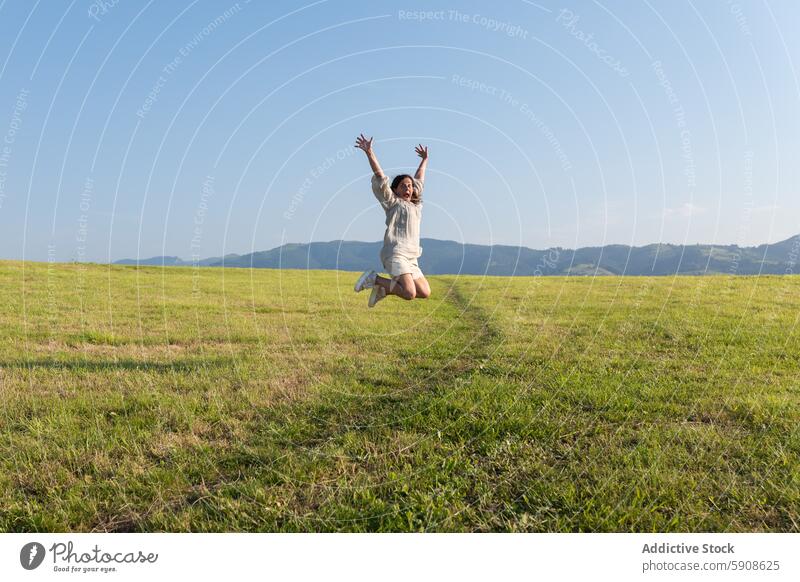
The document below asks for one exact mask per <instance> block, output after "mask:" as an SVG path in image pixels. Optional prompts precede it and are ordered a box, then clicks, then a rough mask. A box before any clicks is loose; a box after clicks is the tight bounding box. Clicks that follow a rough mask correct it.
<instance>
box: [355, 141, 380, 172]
mask: <svg viewBox="0 0 800 582" xmlns="http://www.w3.org/2000/svg"><path fill="white" fill-rule="evenodd" d="M356 147H357V148H358V149H360V150H364V153H365V154H367V159H368V160H369V165H370V167H371V168H372V171H373V172H374V173H375V175H376V176H378V177H379V178H383V177H384V176H385V174H384V173H383V170H382V169H381V165H380V164H379V163H378V158H377V157H375V152H374V151H373V150H372V138H369V139H367V138H366V137H364V134H363V133H362V134H361V135H360V136H358V137H357V138H356Z"/></svg>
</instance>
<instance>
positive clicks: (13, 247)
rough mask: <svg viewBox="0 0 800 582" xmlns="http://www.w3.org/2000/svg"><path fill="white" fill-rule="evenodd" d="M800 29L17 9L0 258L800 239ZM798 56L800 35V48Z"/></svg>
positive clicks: (88, 7) (590, 20) (9, 5)
mask: <svg viewBox="0 0 800 582" xmlns="http://www.w3.org/2000/svg"><path fill="white" fill-rule="evenodd" d="M799 15H800V3H798V2H795V1H794V0H777V1H769V2H757V1H752V2H750V1H744V0H741V1H727V0H710V1H703V2H700V1H695V2H688V1H682V0H677V1H669V2H667V1H655V0H642V1H635V2H629V1H622V0H614V1H603V2H594V1H588V0H587V1H563V2H560V1H559V2H547V1H544V0H542V1H541V2H529V1H526V0H503V1H500V2H491V3H489V2H453V1H450V2H446V1H439V0H433V1H424V2H422V1H407V2H406V1H400V2H386V1H373V2H352V1H345V0H320V1H317V2H308V3H306V2H290V1H277V2H273V1H270V2H266V1H264V2H256V1H255V0H253V1H252V2H247V1H244V0H240V1H239V2H238V3H237V2H226V1H218V2H211V1H205V0H203V1H195V2H190V1H175V2H172V1H170V2H154V1H151V2H144V1H134V0H96V1H89V0H74V1H71V2H70V1H67V0H65V1H63V2H57V1H45V2H42V1H33V0H0V242H1V243H2V248H3V251H2V253H0V257H2V258H8V259H21V258H26V259H33V260H47V259H48V258H49V259H51V260H58V261H63V260H73V259H74V260H88V261H108V260H115V259H119V258H125V257H130V258H135V257H142V258H144V257H150V256H154V255H162V254H164V255H178V256H180V257H183V258H185V259H188V258H190V257H191V256H192V255H193V254H194V255H200V256H202V257H209V256H218V255H220V254H223V253H240V254H241V253H248V252H252V251H254V250H265V249H269V248H272V247H274V246H277V245H279V244H281V243H282V242H308V241H326V240H335V239H346V240H366V241H375V240H380V238H381V237H382V235H383V214H382V211H381V209H380V207H379V206H378V204H377V202H376V200H375V199H374V197H373V196H372V194H371V191H370V187H369V166H368V164H367V161H366V159H365V156H364V154H363V152H361V151H359V150H355V149H354V148H353V147H352V146H353V143H354V139H355V137H356V136H357V135H358V134H359V133H360V132H364V133H365V134H367V135H373V136H375V149H376V151H377V154H378V158H379V160H380V161H381V163H382V164H383V167H384V169H385V170H386V171H387V173H400V172H411V171H413V169H414V167H415V166H416V163H417V159H416V157H415V154H414V146H415V144H417V143H423V144H426V145H428V147H429V151H430V164H429V168H428V174H427V181H426V190H425V207H424V208H425V209H424V213H423V223H422V234H423V236H425V237H432V238H440V239H452V240H457V241H463V242H469V243H481V244H488V243H494V244H512V245H517V244H521V245H525V246H530V247H533V248H546V247H550V246H562V247H578V246H588V245H603V244H612V243H615V244H616V243H619V244H637V245H638V244H647V243H651V242H657V241H662V242H673V243H681V242H686V243H692V244H693V243H696V242H703V243H722V244H741V245H750V244H760V243H763V242H776V241H779V240H782V239H785V238H788V237H789V236H792V235H794V234H797V233H800V196H798V194H800V188H798V185H799V184H800V170H799V169H798V161H799V160H800V147H798V142H799V141H800V115H798V111H800V107H799V106H800V81H799V80H798V78H799V77H800V70H798V67H800V40H798V37H797V30H799V29H800V26H798V25H800V18H798V16H799ZM793 31H794V32H793Z"/></svg>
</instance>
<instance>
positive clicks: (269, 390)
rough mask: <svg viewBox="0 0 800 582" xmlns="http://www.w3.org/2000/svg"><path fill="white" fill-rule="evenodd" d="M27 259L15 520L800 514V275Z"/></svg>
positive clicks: (7, 335)
mask: <svg viewBox="0 0 800 582" xmlns="http://www.w3.org/2000/svg"><path fill="white" fill-rule="evenodd" d="M356 276H357V274H354V273H343V272H330V271H328V272H322V271H273V270H253V271H249V270H239V269H227V270H222V269H210V268H209V269H201V270H193V269H191V268H167V269H161V268H140V269H137V268H135V267H109V266H107V265H74V264H73V265H64V264H35V263H26V264H24V265H23V263H19V262H0V285H2V296H3V301H2V303H0V317H2V327H0V346H1V347H0V349H1V350H2V351H1V352H0V390H1V391H2V402H3V406H2V409H0V410H2V412H1V413H0V530H2V531H53V530H56V531H61V530H71V531H795V532H796V531H800V460H799V459H800V434H799V433H798V426H799V425H800V387H799V386H798V382H799V381H800V372H798V355H800V333H798V327H799V326H798V314H800V277H761V278H758V277H727V276H714V277H677V278H668V277H665V278H633V277H632V278H619V277H602V278H583V277H571V278H561V277H559V278H481V277H473V276H459V277H456V276H437V277H430V281H431V286H432V289H433V294H434V295H433V297H432V298H431V299H429V300H427V301H414V302H404V301H402V300H399V299H396V298H389V299H387V300H385V301H383V302H382V303H380V304H379V305H378V306H377V307H376V308H375V309H373V310H368V309H367V306H366V301H367V293H368V292H365V293H362V294H358V295H357V294H355V293H353V291H352V284H353V281H354V278H355V277H356Z"/></svg>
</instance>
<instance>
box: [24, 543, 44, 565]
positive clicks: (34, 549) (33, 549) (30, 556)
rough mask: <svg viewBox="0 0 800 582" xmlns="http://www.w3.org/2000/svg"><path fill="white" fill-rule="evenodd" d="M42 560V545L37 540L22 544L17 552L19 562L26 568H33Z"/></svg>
mask: <svg viewBox="0 0 800 582" xmlns="http://www.w3.org/2000/svg"><path fill="white" fill-rule="evenodd" d="M43 560H44V546H43V545H42V544H40V543H39V542H30V543H28V544H25V545H24V546H22V549H21V550H20V552H19V563H20V564H22V567H23V568H25V569H26V570H35V569H36V568H38V567H39V566H40V565H41V564H42V561H43Z"/></svg>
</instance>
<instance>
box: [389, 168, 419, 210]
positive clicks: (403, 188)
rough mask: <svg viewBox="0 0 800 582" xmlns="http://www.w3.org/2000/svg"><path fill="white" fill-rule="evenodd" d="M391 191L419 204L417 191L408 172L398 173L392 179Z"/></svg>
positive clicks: (401, 197) (407, 200) (403, 198)
mask: <svg viewBox="0 0 800 582" xmlns="http://www.w3.org/2000/svg"><path fill="white" fill-rule="evenodd" d="M392 192H394V195H395V196H397V197H398V198H400V199H402V200H405V201H406V202H413V203H414V204H419V192H418V191H417V189H416V188H415V187H414V179H413V178H412V177H411V176H409V175H408V174H400V175H399V176H395V177H394V180H392Z"/></svg>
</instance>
